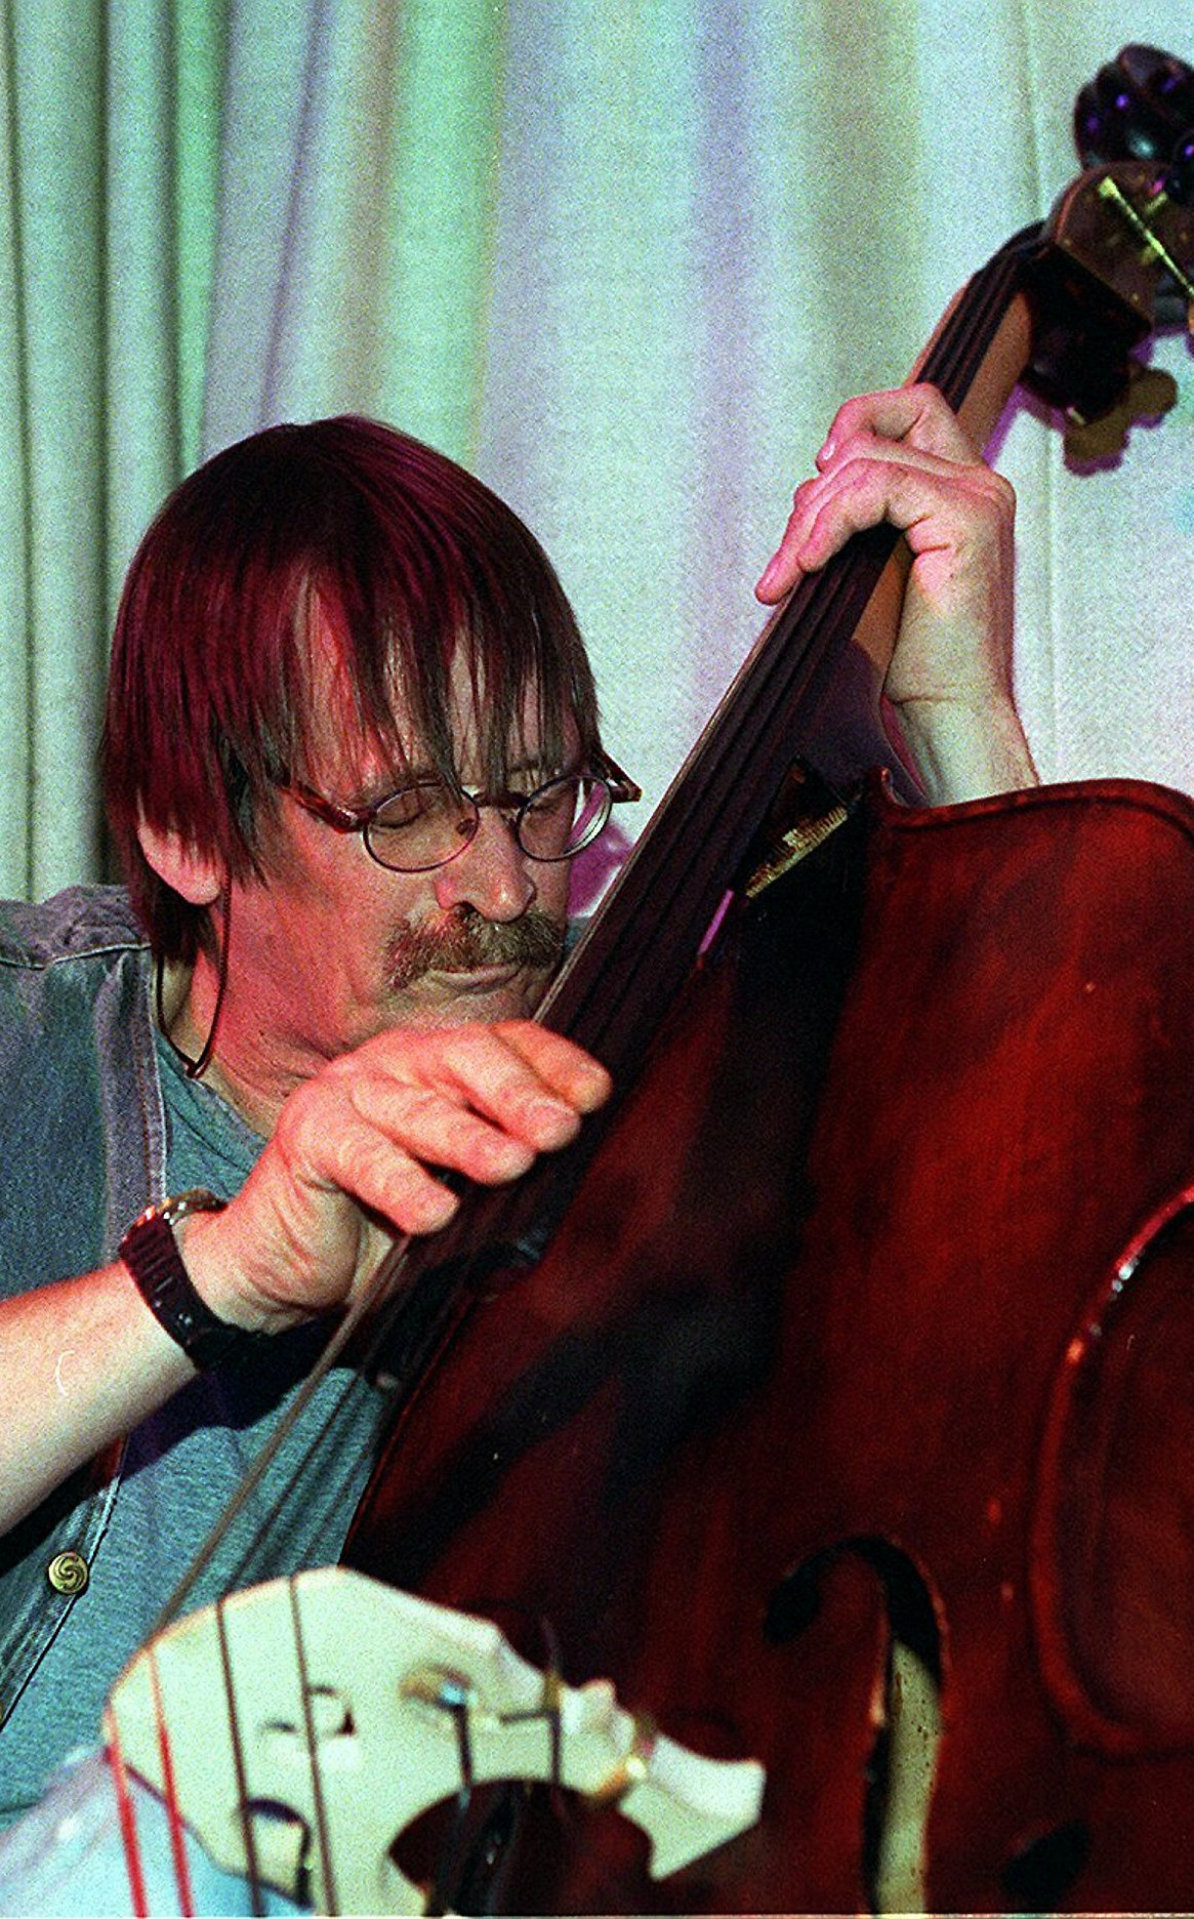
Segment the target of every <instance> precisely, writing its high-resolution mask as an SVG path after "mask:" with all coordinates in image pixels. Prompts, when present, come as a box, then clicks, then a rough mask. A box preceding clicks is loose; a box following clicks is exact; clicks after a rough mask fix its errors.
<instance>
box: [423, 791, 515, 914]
mask: <svg viewBox="0 0 1194 1919" xmlns="http://www.w3.org/2000/svg"><path fill="white" fill-rule="evenodd" d="M537 891H538V889H537V887H536V885H535V882H534V880H533V879H532V877H531V868H530V862H529V861H528V859H527V856H526V854H525V853H524V852H523V850H522V848H521V847H520V846H519V844H518V841H517V840H516V839H515V837H514V829H513V826H512V825H511V823H510V821H509V820H508V819H507V818H506V817H505V815H504V814H502V813H501V812H499V810H498V808H497V807H496V806H483V807H482V808H481V809H480V825H479V826H478V827H477V830H476V832H475V833H474V835H473V837H472V839H471V840H470V841H469V843H468V845H467V846H466V847H465V849H464V852H463V853H458V854H457V856H456V858H455V859H454V860H449V861H448V863H447V865H446V866H438V867H436V869H435V897H436V904H437V905H438V906H439V908H440V910H441V912H445V913H447V912H450V911H451V910H452V908H453V907H458V906H471V907H472V908H473V909H474V911H475V912H478V913H480V914H481V915H482V916H483V918H485V919H487V920H494V921H508V920H516V919H520V918H521V917H522V915H523V914H524V913H525V912H526V910H527V908H528V907H529V906H530V905H531V904H532V902H533V900H534V898H535V895H536V892H537Z"/></svg>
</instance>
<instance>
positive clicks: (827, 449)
mask: <svg viewBox="0 0 1194 1919" xmlns="http://www.w3.org/2000/svg"><path fill="white" fill-rule="evenodd" d="M836 446H837V442H836V441H835V440H834V437H833V435H832V433H831V434H830V435H829V438H828V439H827V440H826V442H825V444H824V446H823V447H822V448H821V450H820V452H819V453H818V454H817V457H816V460H815V462H814V464H815V465H816V466H817V468H818V469H819V468H821V467H823V466H824V465H825V463H826V461H827V460H832V458H833V455H834V452H835V450H836Z"/></svg>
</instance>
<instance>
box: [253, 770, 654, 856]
mask: <svg viewBox="0 0 1194 1919" xmlns="http://www.w3.org/2000/svg"><path fill="white" fill-rule="evenodd" d="M282 791H283V792H284V793H287V794H289V796H290V798H291V799H293V800H295V801H297V803H298V804H299V805H300V806H301V807H303V808H304V809H305V811H306V812H308V813H311V814H313V815H314V816H315V818H316V819H318V820H322V821H323V822H324V824H325V825H326V826H330V827H332V828H333V829H334V830H335V831H336V832H337V833H360V834H362V835H363V836H364V841H365V850H366V852H367V853H368V854H369V855H370V857H371V858H372V859H375V860H376V861H377V864H378V865H379V866H385V867H388V868H389V870H390V871H391V872H393V873H427V872H430V871H431V870H432V869H433V868H434V867H437V866H446V865H447V863H448V861H449V860H454V859H456V858H457V857H458V856H459V855H460V854H461V853H463V852H464V850H465V848H466V847H467V846H468V845H470V844H471V842H472V841H473V840H474V839H475V838H476V835H477V830H478V828H479V827H480V824H481V808H482V807H483V806H492V807H495V808H496V809H497V811H498V812H499V813H500V814H501V815H502V817H503V819H505V821H506V822H507V824H508V825H509V827H510V830H511V832H512V833H513V834H514V837H515V839H516V841H517V842H518V845H519V847H520V848H521V849H522V851H523V853H525V854H526V856H527V858H528V859H532V860H570V859H572V858H573V857H574V855H575V854H577V853H580V852H582V851H583V850H584V848H585V847H586V846H591V845H592V844H593V841H594V840H595V839H596V838H597V837H598V835H599V834H601V833H603V832H604V830H605V828H606V826H607V825H608V823H609V817H610V813H611V811H612V810H613V808H614V807H615V806H617V805H620V804H622V803H624V802H633V801H635V800H638V799H641V798H642V789H641V788H640V787H638V786H636V785H635V782H634V781H633V780H632V779H630V777H629V776H628V775H627V774H626V773H624V772H623V771H622V769H621V767H619V766H617V765H615V763H614V762H613V760H611V759H606V758H603V759H602V762H601V765H600V769H599V770H595V769H586V770H584V771H583V772H579V773H561V774H558V775H557V776H556V778H554V779H550V780H545V781H544V782H543V784H542V785H541V786H536V787H534V788H532V790H531V791H530V792H529V793H519V792H506V793H485V792H481V791H473V790H470V789H468V788H466V787H462V786H455V785H450V784H449V783H448V782H447V781H445V780H441V779H436V778H431V779H421V780H413V781H412V782H411V783H410V785H409V786H402V787H399V788H398V790H397V791H396V792H393V793H387V794H386V795H385V797H384V798H383V799H380V800H378V801H377V803H376V804H375V805H373V806H366V807H359V808H357V807H348V806H338V805H337V804H336V803H335V801H333V800H329V799H326V798H325V797H324V795H323V794H322V793H317V792H315V791H314V789H313V788H312V787H309V786H305V785H304V784H303V783H302V782H301V781H298V782H295V783H293V784H291V785H288V786H284V787H283V788H282Z"/></svg>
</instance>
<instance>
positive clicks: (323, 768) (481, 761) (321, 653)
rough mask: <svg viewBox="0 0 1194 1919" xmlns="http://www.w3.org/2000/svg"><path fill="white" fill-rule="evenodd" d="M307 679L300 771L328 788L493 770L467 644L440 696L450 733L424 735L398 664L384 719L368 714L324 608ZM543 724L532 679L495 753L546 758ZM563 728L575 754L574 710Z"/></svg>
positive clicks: (476, 779)
mask: <svg viewBox="0 0 1194 1919" xmlns="http://www.w3.org/2000/svg"><path fill="white" fill-rule="evenodd" d="M307 680H308V688H309V699H310V710H309V713H308V715H307V722H308V723H307V726H306V728H305V729H304V730H305V732H306V734H307V737H308V740H309V750H308V755H307V764H306V766H305V767H304V769H303V771H304V776H305V777H306V778H308V779H310V780H312V782H313V783H316V784H319V785H321V786H322V787H323V788H324V790H328V791H332V790H335V791H339V792H341V793H346V792H348V791H349V790H354V791H359V792H362V793H363V792H364V791H365V790H366V789H367V788H375V787H377V786H379V785H381V786H384V785H385V784H386V783H387V782H390V783H393V784H399V783H401V782H402V781H403V780H404V779H407V778H409V777H410V776H411V775H412V774H419V775H421V774H424V773H427V772H433V771H438V772H440V773H445V774H447V773H455V774H456V775H457V776H458V777H460V779H461V780H462V781H463V782H464V784H466V785H473V784H478V783H483V782H484V781H485V779H486V778H487V777H491V776H492V773H493V771H494V764H493V762H494V758H495V742H494V741H493V740H492V739H491V737H490V735H491V733H492V731H493V727H492V717H491V715H489V713H488V709H487V706H486V689H485V673H484V668H483V666H482V665H481V663H480V662H479V661H477V660H476V658H475V656H474V655H472V654H471V653H470V652H469V651H468V649H467V648H466V647H465V646H463V645H458V646H457V647H456V648H455V650H454V652H453V654H452V657H451V661H450V665H449V668H448V673H447V679H446V685H445V687H444V693H443V702H442V703H443V707H444V720H445V722H446V732H447V737H446V738H445V739H442V740H436V739H433V738H425V737H423V735H422V732H421V730H420V727H419V725H418V723H417V721H416V719H415V717H414V715H413V714H412V711H411V706H412V702H411V701H410V700H409V698H408V697H407V695H406V694H405V692H404V688H403V684H402V679H401V674H400V672H399V670H398V666H397V663H395V671H394V674H393V676H392V680H391V683H390V686H389V689H388V697H387V704H386V714H385V717H384V722H383V723H382V724H381V725H379V724H378V723H377V719H376V717H375V716H372V715H368V716H367V715H366V713H365V712H364V710H363V704H362V701H361V698H360V695H359V689H358V687H357V686H356V684H355V681H354V677H353V670H352V664H351V660H350V659H349V658H348V657H347V653H346V649H345V647H344V645H343V643H342V641H341V639H340V637H339V635H338V634H337V632H336V630H335V628H334V626H333V624H332V622H331V621H330V620H329V619H328V618H327V616H326V614H324V613H323V611H322V610H321V609H316V611H315V612H314V615H313V618H312V620H311V627H310V634H309V641H308V672H307ZM547 730H552V729H547ZM544 731H545V728H544V719H543V713H542V708H541V702H540V699H539V689H538V686H537V684H536V683H535V682H533V681H532V682H531V683H529V684H528V685H527V687H526V688H525V691H524V694H523V698H522V701H521V707H520V710H519V711H518V713H517V714H516V715H515V716H514V720H513V724H512V725H511V726H510V727H509V728H508V729H507V737H505V738H504V739H503V740H501V741H500V742H498V743H497V747H498V752H497V757H500V759H501V761H502V762H503V763H504V764H508V765H510V766H514V765H525V764H528V763H534V762H536V761H537V760H541V759H544V758H545V757H546V755H547V749H548V743H547V741H546V740H545V739H544ZM560 731H561V734H562V743H563V750H564V752H565V753H567V754H573V753H575V751H576V750H577V747H578V743H579V732H578V729H577V726H576V723H575V721H574V720H573V719H572V718H571V716H570V715H565V716H564V718H563V720H562V723H561V728H560ZM557 750H558V749H557Z"/></svg>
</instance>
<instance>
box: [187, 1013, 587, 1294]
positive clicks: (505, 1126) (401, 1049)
mask: <svg viewBox="0 0 1194 1919" xmlns="http://www.w3.org/2000/svg"><path fill="white" fill-rule="evenodd" d="M609 1090H610V1082H609V1075H608V1074H607V1073H606V1071H605V1069H604V1067H602V1066H600V1065H599V1064H598V1063H597V1061H595V1060H593V1059H591V1058H590V1057H589V1055H588V1054H586V1053H583V1052H582V1051H581V1050H580V1048H579V1047H577V1046H574V1045H573V1044H572V1042H571V1041H569V1040H566V1039H563V1038H561V1037H560V1035H559V1034H556V1033H552V1032H550V1031H548V1030H547V1028H545V1027H542V1026H538V1025H536V1024H534V1023H533V1022H532V1021H529V1020H508V1021H502V1022H499V1023H497V1024H495V1025H462V1026H454V1027H446V1028H442V1029H437V1030H434V1031H431V1030H429V1031H423V1030H419V1029H406V1028H397V1029H394V1030H392V1031H389V1032H384V1033H380V1034H378V1035H377V1036H376V1037H375V1038H373V1039H371V1040H368V1041H366V1043H365V1044H364V1045H363V1046H360V1047H358V1048H357V1049H356V1050H355V1051H354V1052H351V1053H346V1054H344V1055H343V1056H342V1057H341V1058H339V1059H335V1060H332V1061H330V1062H329V1063H328V1064H327V1065H326V1066H325V1067H323V1068H322V1070H321V1071H320V1072H318V1073H316V1074H315V1075H314V1076H313V1078H311V1079H309V1080H307V1081H306V1082H305V1083H304V1084H303V1085H301V1086H299V1087H298V1088H296V1090H295V1091H294V1092H292V1093H291V1094H290V1096H289V1098H288V1099H287V1100H286V1102H285V1104H284V1106H283V1108H282V1111H281V1115H280V1117H279V1120H278V1123H277V1127H276V1129H275V1131H274V1134H273V1137H272V1138H271V1139H270V1141H269V1143H268V1145H267V1146H266V1148H265V1150H264V1152H263V1153H262V1155H261V1158H260V1160H259V1161H258V1164H257V1167H256V1169H255V1170H254V1172H253V1173H252V1174H251V1176H250V1178H249V1179H248V1181H247V1182H246V1184H245V1186H244V1188H243V1190H242V1191H241V1192H240V1193H239V1194H238V1195H237V1197H236V1198H235V1199H234V1200H233V1201H232V1203H231V1204H230V1205H229V1206H228V1208H227V1210H226V1211H224V1212H222V1213H218V1214H215V1213H208V1214H201V1215H197V1216H194V1217H193V1218H192V1219H190V1220H189V1221H187V1223H186V1225H185V1226H184V1228H183V1233H184V1235H185V1260H186V1266H187V1270H188V1272H189V1274H190V1276H191V1278H192V1281H193V1283H194V1285H195V1286H196V1287H197V1289H198V1291H199V1292H200V1294H201V1295H202V1297H203V1298H204V1300H205V1301H206V1302H207V1304H208V1305H209V1306H210V1307H211V1309H212V1311H213V1312H214V1313H216V1314H217V1315H218V1317H219V1318H221V1319H225V1320H228V1321H230V1322H231V1323H233V1324H235V1325H242V1326H245V1327H247V1328H251V1329H253V1330H255V1331H258V1330H260V1331H266V1332H276V1331H280V1330H281V1329H282V1328H284V1327H286V1326H289V1325H292V1324H294V1323H295V1322H297V1321H299V1320H301V1319H304V1318H307V1317H309V1316H310V1315H311V1314H313V1313H318V1312H321V1311H324V1310H326V1309H328V1308H329V1307H334V1306H339V1305H341V1304H344V1303H345V1302H347V1301H348V1300H349V1299H351V1297H352V1296H353V1294H354V1293H355V1292H356V1291H357V1289H358V1288H359V1287H360V1286H361V1285H362V1284H363V1283H364V1282H365V1281H366V1280H367V1279H368V1277H369V1276H370V1274H371V1273H372V1272H373V1271H374V1270H375V1268H376V1266H377V1265H378V1263H379V1261H380V1259H381V1258H382V1256H383V1255H384V1253H385V1252H386V1251H387V1250H388V1248H389V1246H390V1245H391V1244H392V1243H393V1240H394V1237H395V1236H396V1235H398V1234H402V1233H430V1232H434V1231H436V1229H437V1228H439V1227H441V1226H444V1225H446V1224H447V1222H448V1220H449V1219H451V1217H452V1215H453V1214H454V1213H455V1211H456V1208H457V1206H458V1204H459V1200H458V1198H457V1197H456V1195H455V1194H454V1193H453V1192H452V1191H451V1190H450V1189H449V1188H448V1187H447V1186H445V1185H444V1184H443V1182H442V1181H441V1180H440V1179H438V1178H437V1177H436V1173H435V1170H434V1169H436V1168H447V1169H450V1170H452V1171H454V1172H458V1173H463V1174H465V1175H466V1176H467V1178H469V1179H471V1180H476V1181H478V1182H479V1183H480V1184H482V1185H485V1186H496V1185H501V1184H503V1183H504V1182H505V1181H507V1180H513V1179H517V1178H518V1177H519V1176H520V1175H521V1174H522V1173H525V1172H526V1171H527V1169H528V1168H529V1167H530V1165H531V1163H532V1162H533V1160H534V1159H535V1157H536V1155H537V1154H539V1153H541V1152H551V1151H554V1150H556V1149H557V1148H559V1147H561V1146H565V1145H567V1144H568V1142H569V1141H570V1140H572V1139H573V1138H574V1137H575V1135H576V1132H577V1129H578V1128H579V1126H580V1122H581V1119H582V1118H583V1116H584V1115H585V1114H586V1113H589V1112H592V1111H593V1110H594V1109H595V1108H596V1107H598V1106H600V1105H601V1103H602V1102H603V1101H604V1100H605V1098H606V1097H607V1095H608V1093H609Z"/></svg>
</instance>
